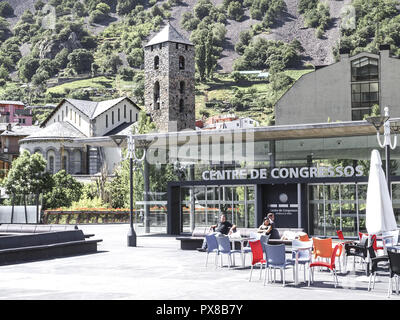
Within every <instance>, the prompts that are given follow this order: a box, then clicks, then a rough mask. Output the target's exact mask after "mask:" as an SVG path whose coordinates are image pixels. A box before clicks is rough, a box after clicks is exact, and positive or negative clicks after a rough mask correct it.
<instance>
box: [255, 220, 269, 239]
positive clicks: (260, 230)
mask: <svg viewBox="0 0 400 320" xmlns="http://www.w3.org/2000/svg"><path fill="white" fill-rule="evenodd" d="M271 231H272V226H271V224H270V221H269V219H268V218H267V217H265V218H264V221H263V223H262V225H261V226H259V227H258V230H257V232H258V233H263V234H265V235H269V234H270V233H271Z"/></svg>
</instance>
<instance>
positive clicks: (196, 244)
mask: <svg viewBox="0 0 400 320" xmlns="http://www.w3.org/2000/svg"><path fill="white" fill-rule="evenodd" d="M276 229H277V230H278V232H279V234H280V235H281V236H282V235H283V234H284V233H285V232H294V233H300V232H304V229H303V228H276ZM237 230H238V231H239V232H240V236H241V237H243V238H250V235H251V233H257V228H237ZM209 232H210V227H196V228H194V230H193V232H192V234H191V235H187V236H180V237H176V240H179V241H180V242H181V249H182V250H196V249H197V248H201V246H202V244H203V241H204V238H205V236H206V234H208V233H209ZM268 243H271V244H281V243H284V244H286V245H291V244H292V241H291V240H288V239H286V240H282V239H270V240H269V242H268Z"/></svg>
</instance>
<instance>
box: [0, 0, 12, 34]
mask: <svg viewBox="0 0 400 320" xmlns="http://www.w3.org/2000/svg"><path fill="white" fill-rule="evenodd" d="M0 3H1V2H0ZM10 35H11V31H10V29H9V24H8V22H7V20H6V19H4V18H3V17H0V41H5V40H6V39H7V38H9V37H10Z"/></svg>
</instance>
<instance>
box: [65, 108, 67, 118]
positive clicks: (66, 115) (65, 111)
mask: <svg viewBox="0 0 400 320" xmlns="http://www.w3.org/2000/svg"><path fill="white" fill-rule="evenodd" d="M65 116H66V117H67V118H68V106H66V107H65Z"/></svg>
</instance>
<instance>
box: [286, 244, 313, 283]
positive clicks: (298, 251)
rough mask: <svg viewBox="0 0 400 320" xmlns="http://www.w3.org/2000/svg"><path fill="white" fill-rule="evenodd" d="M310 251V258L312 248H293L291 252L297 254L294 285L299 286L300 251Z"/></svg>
mask: <svg viewBox="0 0 400 320" xmlns="http://www.w3.org/2000/svg"><path fill="white" fill-rule="evenodd" d="M305 250H308V251H310V258H311V255H312V247H304V248H301V247H298V248H296V247H294V248H293V247H292V248H291V250H290V252H292V253H295V263H294V274H295V275H294V284H295V285H296V286H297V285H298V284H299V253H300V251H305Z"/></svg>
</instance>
